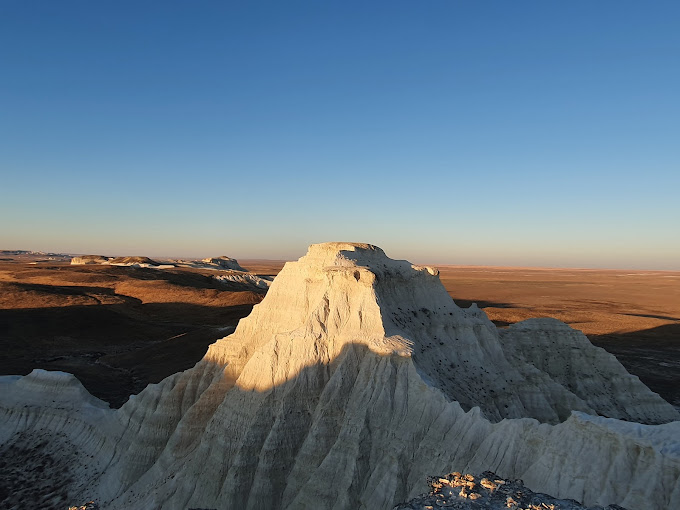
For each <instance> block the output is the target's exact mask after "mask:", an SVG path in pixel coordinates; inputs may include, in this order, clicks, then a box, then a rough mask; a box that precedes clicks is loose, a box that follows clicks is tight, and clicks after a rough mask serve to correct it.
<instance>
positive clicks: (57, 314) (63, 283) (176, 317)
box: [0, 256, 680, 407]
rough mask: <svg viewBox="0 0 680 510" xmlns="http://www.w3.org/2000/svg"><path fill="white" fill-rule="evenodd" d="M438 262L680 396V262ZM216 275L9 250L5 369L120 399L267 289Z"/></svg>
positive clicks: (231, 323)
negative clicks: (76, 383)
mask: <svg viewBox="0 0 680 510" xmlns="http://www.w3.org/2000/svg"><path fill="white" fill-rule="evenodd" d="M3 258H6V257H3ZM239 263H240V264H241V265H242V266H243V267H244V268H246V269H248V270H250V271H251V272H253V273H255V274H259V275H275V274H277V273H278V271H279V270H280V269H281V267H283V264H284V262H282V261H271V260H239ZM437 268H438V269H439V270H440V278H441V281H442V283H443V284H444V286H445V287H446V289H447V290H448V292H449V294H450V295H451V297H452V298H453V299H454V300H455V301H456V302H457V303H458V304H459V305H460V306H462V307H467V306H470V304H471V303H472V302H476V303H477V304H478V305H479V306H480V307H481V308H483V309H484V310H485V311H486V313H487V314H488V315H489V317H490V318H491V320H493V321H494V322H495V323H496V324H497V325H498V326H499V327H505V326H507V325H509V324H512V323H514V322H518V321H521V320H524V319H528V318H532V317H555V318H557V319H560V320H562V321H564V322H566V323H568V324H570V325H571V326H572V327H574V328H577V329H580V330H581V331H583V332H584V333H585V334H586V335H588V337H589V338H590V340H591V341H592V342H593V343H594V344H595V345H598V346H600V347H603V348H605V349H606V350H608V351H609V352H611V353H612V354H614V355H615V356H616V357H617V358H618V359H619V360H620V361H621V363H623V365H624V366H625V367H626V368H627V369H628V370H629V371H630V372H631V373H633V374H635V375H637V376H638V377H640V379H641V380H642V381H643V382H644V383H645V384H647V385H648V386H649V387H650V388H651V389H652V390H653V391H656V392H657V393H659V394H660V395H661V396H663V397H664V398H666V399H667V400H668V401H669V402H671V403H673V404H674V405H676V406H679V407H680V272H666V271H635V270H633V271H619V270H589V269H537V268H501V267H470V266H443V265H438V266H437ZM214 274H216V273H215V272H214V271H209V270H194V269H188V268H182V269H166V270H157V269H142V268H132V267H118V266H97V265H87V266H71V265H69V264H68V262H65V261H55V260H44V259H40V258H35V257H33V258H31V257H25V256H24V257H13V258H12V257H9V260H2V261H0V374H27V373H28V372H30V371H31V370H32V369H33V368H45V369H49V370H64V371H67V372H71V373H74V374H75V375H76V376H78V378H79V379H80V380H81V381H82V382H83V384H84V385H85V387H86V388H87V389H88V390H89V391H90V392H92V393H93V394H94V395H96V396H98V397H99V398H102V399H104V400H107V401H108V402H110V403H111V404H112V405H114V406H120V405H121V404H122V403H123V402H124V401H125V400H126V399H127V397H128V395H130V394H131V393H138V392H139V391H141V390H142V389H143V388H144V386H146V384H148V383H153V382H158V381H160V380H161V379H163V378H164V377H166V376H168V375H170V374H172V373H175V372H177V371H179V370H184V369H187V368H189V367H191V366H193V364H194V363H196V362H197V361H198V360H199V359H200V358H201V357H202V356H203V355H204V354H205V351H206V349H207V346H208V345H209V344H210V343H212V342H214V341H215V340H217V339H218V338H221V337H223V336H225V335H227V334H229V333H230V332H231V331H232V330H233V327H235V326H236V324H237V323H238V320H239V319H240V318H241V317H244V316H246V315H248V314H249V313H250V310H251V309H252V306H253V304H255V303H258V302H259V301H260V300H261V299H262V298H263V296H264V294H263V293H262V292H257V291H252V290H248V291H245V290H243V288H242V287H239V286H238V285H227V284H224V283H220V282H217V281H216V280H214V279H213V278H211V276H212V275H214Z"/></svg>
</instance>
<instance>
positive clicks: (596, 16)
mask: <svg viewBox="0 0 680 510" xmlns="http://www.w3.org/2000/svg"><path fill="white" fill-rule="evenodd" d="M0 177H1V178H0V248H2V249H34V250H50V251H64V252H75V253H102V254H106V255H114V254H126V255H149V256H160V255H176V256H216V255H221V254H225V255H229V256H232V257H236V258H275V259H282V258H285V259H288V258H296V257H298V256H300V255H302V254H303V253H304V252H305V250H306V246H307V245H308V244H310V243H314V242H323V241H339V240H343V241H362V242H370V243H373V244H377V245H379V246H381V247H382V248H384V249H385V250H386V252H387V253H388V255H390V256H392V257H394V258H407V259H409V260H413V261H419V262H433V263H452V264H496V265H540V266H578V267H614V268H616V267H620V268H629V267H630V268H650V269H657V268H658V269H662V268H665V269H680V198H679V193H680V2H677V1H667V2H666V1H654V2H643V1H626V0H616V1H608V0H597V1H592V0H587V1H575V0H569V1H568V2H557V1H555V2H552V1H545V0H540V1H538V0H537V1H521V0H520V1H512V2H510V1H501V0H498V1H484V2H480V1H472V0H469V1H456V0H445V1H444V0H439V1H437V0H431V1H427V2H416V1H413V0H411V1H398V0H390V1H371V2H366V1H360V2H359V1H356V2H355V1H347V0H343V1H335V2H333V1H318V0H314V1H306V2H300V1H294V0H286V1H280V0H277V1H262V0H258V1H252V2H251V1H239V2H227V1H198V2H189V1H185V2H175V1H167V0H166V1H158V2H150V1H147V2H145V1H115V2H114V1H96V2H93V1H91V0H87V1H79V2H76V1H69V0H61V1H54V0H49V1H25V0H2V1H1V2H0Z"/></svg>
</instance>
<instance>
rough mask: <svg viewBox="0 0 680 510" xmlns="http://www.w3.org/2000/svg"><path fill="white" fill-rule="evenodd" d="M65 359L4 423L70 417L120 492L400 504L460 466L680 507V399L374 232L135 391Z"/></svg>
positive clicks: (87, 473) (136, 500)
mask: <svg viewBox="0 0 680 510" xmlns="http://www.w3.org/2000/svg"><path fill="white" fill-rule="evenodd" d="M53 377H54V376H50V375H48V374H46V373H45V372H42V371H34V372H33V373H32V374H30V375H28V376H26V377H24V378H4V383H3V384H2V387H1V388H0V424H1V425H0V442H4V443H5V445H11V444H13V441H20V440H21V441H25V440H26V437H33V436H34V437H42V438H44V437H57V435H58V441H59V444H60V445H64V444H68V445H71V446H72V447H74V448H75V449H76V450H77V451H78V452H79V458H81V459H84V462H82V463H78V462H74V463H68V464H67V468H64V469H70V470H71V471H70V473H71V475H70V476H71V477H72V478H73V480H74V481H73V482H72V483H71V484H70V485H68V486H67V490H68V491H69V497H70V498H71V500H72V501H74V502H80V501H89V500H93V499H96V500H98V501H99V503H100V504H102V506H103V508H107V509H125V508H132V507H134V508H149V509H153V508H163V509H186V508H243V509H253V510H255V509H307V508H308V509H312V508H313V509H367V510H368V509H370V510H380V509H391V508H392V507H393V506H394V505H395V504H397V503H399V502H403V501H407V500H409V499H410V498H413V497H415V496H417V495H418V494H421V493H423V492H425V491H426V490H427V484H426V480H427V476H428V475H430V474H432V473H445V472H451V471H462V472H477V473H479V472H483V471H493V472H495V473H497V474H498V475H499V476H502V477H504V478H513V479H514V478H521V479H523V480H524V483H525V484H526V486H527V487H529V488H530V489H532V490H534V491H537V492H539V491H540V492H542V493H547V494H551V495H553V496H555V497H558V498H573V499H575V500H578V501H581V502H583V503H585V504H588V505H594V504H599V505H607V504H611V503H615V504H619V505H622V506H624V507H626V508H629V509H630V510H636V509H639V510H652V509H657V510H661V509H667V508H680V481H679V480H680V422H678V421H677V420H680V415H678V413H677V411H676V410H675V409H674V408H673V407H672V406H671V405H670V404H668V403H666V402H665V401H664V400H663V399H661V398H660V397H659V396H658V395H656V394H655V393H652V392H651V391H650V390H649V389H648V388H647V387H646V386H644V385H643V384H642V383H641V382H640V381H639V380H638V379H637V377H634V376H631V375H629V374H628V373H627V372H626V370H625V369H624V368H623V367H622V366H621V365H620V364H619V363H618V362H617V361H616V359H615V358H614V357H613V356H611V355H609V354H607V353H606V352H605V351H603V350H602V349H599V348H597V347H594V346H592V345H591V344H590V342H589V341H588V340H587V339H586V338H585V337H584V336H583V334H581V333H580V332H578V331H575V330H573V329H571V328H569V327H568V326H566V325H564V324H562V323H560V322H558V321H555V320H547V319H542V320H531V321H526V322H524V323H520V324H517V325H515V326H513V327H511V328H509V329H508V330H507V331H506V332H503V333H502V334H500V335H499V330H498V329H497V328H496V327H494V325H493V324H492V323H491V322H490V321H489V319H488V318H487V317H486V315H485V314H484V313H483V312H482V311H481V310H479V309H478V308H476V307H471V308H469V309H461V308H459V307H457V306H456V305H455V304H454V302H453V301H452V300H451V298H450V297H449V295H448V294H447V292H446V291H445V289H444V287H443V286H442V284H441V282H440V281H439V278H438V275H437V271H436V270H434V269H431V268H425V267H418V266H413V265H411V264H410V263H408V262H406V261H397V260H391V259H389V258H388V257H387V256H386V255H385V254H384V253H383V251H382V250H381V249H380V248H377V247H375V246H371V245H367V244H355V243H326V244H319V245H313V246H311V247H310V248H309V251H308V253H307V255H305V256H304V257H302V258H301V259H300V260H299V261H297V262H290V263H287V264H286V266H285V267H284V268H283V270H282V271H281V272H280V274H279V275H278V276H277V278H276V279H275V280H274V282H273V283H272V284H271V287H270V289H269V292H268V294H267V296H266V298H265V299H264V300H263V301H262V302H261V303H260V304H259V305H256V306H255V307H254V309H253V311H252V313H251V314H250V316H248V317H247V318H245V319H243V320H241V322H240V323H239V325H238V327H237V329H236V331H235V332H234V333H233V334H232V335H230V336H228V337H226V338H223V339H221V340H219V341H217V342H216V343H214V344H213V345H212V346H211V347H210V348H209V350H208V352H207V354H206V355H205V357H204V358H203V360H201V361H200V362H199V363H197V364H196V366H195V367H194V368H192V369H190V370H187V371H186V372H183V373H179V374H175V375H173V376H170V377H168V378H167V379H165V380H163V381H162V382H161V383H160V384H156V385H151V386H149V387H147V388H146V389H145V390H144V391H143V392H142V393H140V394H139V395H137V396H134V397H132V398H131V399H130V400H129V401H128V402H127V403H126V404H125V405H124V406H123V407H122V408H121V409H119V410H106V409H102V407H101V405H99V404H98V403H97V402H95V401H93V400H92V397H89V398H88V396H87V395H84V394H83V393H84V391H83V390H82V388H79V386H80V385H79V384H78V383H77V381H75V379H73V378H72V382H71V383H69V384H66V383H64V382H61V379H59V381H60V382H59V384H60V385H62V386H64V387H68V388H69V389H68V391H66V390H65V391H63V392H61V391H59V392H55V391H54V390H53V389H49V388H50V387H53V386H54V385H55V382H54V381H53V379H52V378H53ZM60 377H67V378H68V377H69V376H60ZM74 381H75V382H74ZM72 386H73V387H76V386H77V387H78V390H77V391H76V390H74V389H73V388H71V387H72ZM46 395H49V396H46ZM620 420H626V421H620ZM18 438H21V439H18ZM50 451H51V450H50ZM54 455H56V453H55V454H54ZM45 476H47V474H46V475H45Z"/></svg>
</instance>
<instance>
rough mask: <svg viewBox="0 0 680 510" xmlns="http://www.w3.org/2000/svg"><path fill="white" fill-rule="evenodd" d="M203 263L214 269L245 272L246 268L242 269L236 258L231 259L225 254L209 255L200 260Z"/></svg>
mask: <svg viewBox="0 0 680 510" xmlns="http://www.w3.org/2000/svg"><path fill="white" fill-rule="evenodd" d="M201 262H202V263H203V265H205V266H208V267H211V268H215V269H222V270H225V269H226V270H231V271H243V272H245V271H246V270H245V269H243V268H242V267H241V266H240V265H239V263H238V260H236V259H232V258H231V257H226V256H224V255H223V256H221V257H210V258H207V259H203V260H201Z"/></svg>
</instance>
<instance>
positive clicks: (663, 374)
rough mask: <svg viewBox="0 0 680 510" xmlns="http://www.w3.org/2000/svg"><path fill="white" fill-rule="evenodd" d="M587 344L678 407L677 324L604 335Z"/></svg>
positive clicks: (679, 361)
mask: <svg viewBox="0 0 680 510" xmlns="http://www.w3.org/2000/svg"><path fill="white" fill-rule="evenodd" d="M589 338H590V341H591V342H592V343H593V344H594V345H597V346H598V347H602V348H603V349H605V350H606V351H607V352H610V353H611V354H613V355H614V356H616V358H617V359H618V360H619V361H620V362H621V364H622V365H623V366H624V367H626V369H627V370H628V371H629V372H630V373H631V374H634V375H637V376H638V377H639V378H640V380H641V381H642V382H643V383H645V384H646V385H647V386H648V387H649V388H650V389H651V390H652V391H654V392H656V393H658V394H659V395H661V396H662V397H663V398H664V399H666V400H667V401H668V402H670V403H671V404H673V405H674V406H676V407H678V406H680V324H665V325H663V326H658V327H656V328H651V329H645V330H641V331H634V332H631V333H618V334H608V335H590V336H589Z"/></svg>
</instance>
